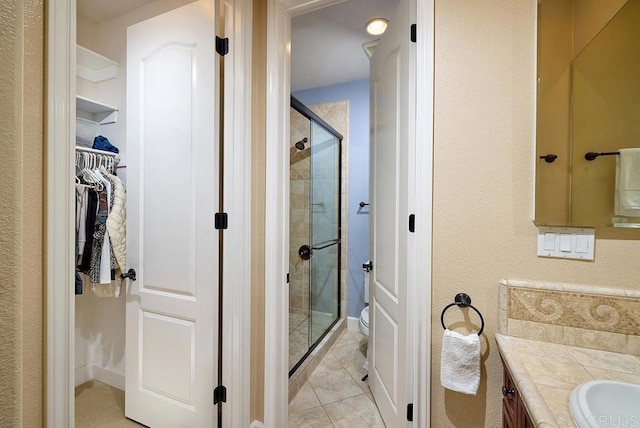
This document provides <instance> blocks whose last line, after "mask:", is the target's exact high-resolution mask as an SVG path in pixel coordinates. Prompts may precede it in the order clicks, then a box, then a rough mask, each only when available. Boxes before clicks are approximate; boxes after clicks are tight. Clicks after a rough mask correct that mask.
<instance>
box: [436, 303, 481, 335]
mask: <svg viewBox="0 0 640 428" xmlns="http://www.w3.org/2000/svg"><path fill="white" fill-rule="evenodd" d="M454 300H455V301H454V302H453V303H449V304H448V305H447V306H445V307H444V309H443V310H442V314H441V315H440V322H441V323H442V328H444V329H445V330H446V329H447V326H446V325H444V313H445V312H447V309H449V308H450V307H452V306H458V307H460V308H471V309H473V310H474V311H476V313H477V314H478V316H479V317H480V322H481V323H482V325H481V326H480V331H479V332H478V336H480V335H481V334H482V331H483V330H484V318H483V317H482V314H481V313H480V311H479V310H478V309H476V307H475V306H473V305H472V304H471V297H469V295H468V294H466V293H458V294H456V297H455V298H454Z"/></svg>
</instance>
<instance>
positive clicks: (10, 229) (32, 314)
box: [0, 0, 44, 427]
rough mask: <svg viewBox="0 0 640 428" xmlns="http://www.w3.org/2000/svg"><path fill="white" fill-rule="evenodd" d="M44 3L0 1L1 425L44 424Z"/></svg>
mask: <svg viewBox="0 0 640 428" xmlns="http://www.w3.org/2000/svg"><path fill="white" fill-rule="evenodd" d="M43 14H44V9H43V4H42V1H37V0H31V1H23V2H15V1H4V0H3V1H1V2H0V64H2V68H1V71H0V141H1V142H2V150H0V165H2V166H1V167H0V302H2V304H1V305H0V343H2V346H0V379H2V388H0V426H3V427H4V426H7V427H8V426H24V427H37V426H41V425H42V415H43V413H42V409H43V403H42V386H43V372H42V364H43V360H42V353H43V346H42V340H43V339H42V310H43V307H42V295H43V288H42V285H43V282H42V266H43V259H42V236H43V229H42V228H43V221H42V219H43V215H42V214H43V211H42V201H43V192H42V189H43V187H42V185H43V182H42V177H43V176H42V172H43V164H42V159H43V158H42V155H43V146H42V142H43V127H42V124H43V104H42V102H43V78H44V71H43V70H44V68H43V31H44V25H43V22H44V21H43Z"/></svg>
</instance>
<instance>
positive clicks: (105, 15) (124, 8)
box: [76, 0, 154, 24]
mask: <svg viewBox="0 0 640 428" xmlns="http://www.w3.org/2000/svg"><path fill="white" fill-rule="evenodd" d="M153 1H154V0H119V1H118V0H107V1H105V0H77V6H76V7H77V13H78V16H80V17H82V18H84V19H86V20H87V21H89V22H92V23H94V24H99V23H101V22H104V21H108V20H110V19H113V18H116V17H118V16H121V15H124V14H126V13H129V12H131V11H132V10H134V9H137V8H139V7H141V6H144V5H145V4H149V3H151V2H153Z"/></svg>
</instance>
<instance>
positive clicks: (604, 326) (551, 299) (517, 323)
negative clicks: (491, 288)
mask: <svg viewBox="0 0 640 428" xmlns="http://www.w3.org/2000/svg"><path fill="white" fill-rule="evenodd" d="M499 287H500V292H499V299H500V302H499V309H498V310H499V317H500V319H499V332H500V333H501V334H507V335H510V336H514V337H521V338H525V339H532V340H539V341H545V342H555V343H562V344H565V345H573V346H580V347H583V348H591V349H602V350H610V351H615V352H623V353H628V354H631V355H640V310H639V308H640V290H624V289H620V288H611V287H598V286H589V285H583V284H570V283H553V282H543V281H528V280H514V279H502V280H501V281H500V286H499Z"/></svg>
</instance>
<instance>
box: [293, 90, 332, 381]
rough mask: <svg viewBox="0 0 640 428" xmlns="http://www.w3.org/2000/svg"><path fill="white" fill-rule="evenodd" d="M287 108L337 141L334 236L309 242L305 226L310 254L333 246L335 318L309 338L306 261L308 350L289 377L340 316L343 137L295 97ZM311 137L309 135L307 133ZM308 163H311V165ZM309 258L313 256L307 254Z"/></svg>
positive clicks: (310, 330) (310, 285)
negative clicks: (290, 108) (335, 222)
mask: <svg viewBox="0 0 640 428" xmlns="http://www.w3.org/2000/svg"><path fill="white" fill-rule="evenodd" d="M291 107H292V108H293V109H295V110H296V111H297V112H298V113H300V114H302V115H303V116H305V117H306V118H307V119H309V120H310V122H311V123H310V128H311V127H313V125H314V124H315V125H317V126H320V127H321V128H323V129H324V130H325V131H327V132H328V133H329V134H331V135H332V136H334V137H335V138H336V139H337V142H336V143H335V144H336V146H337V186H336V187H337V189H336V193H337V198H336V202H337V236H336V237H335V238H333V239H331V240H329V241H327V242H319V243H314V242H313V236H312V235H313V233H312V228H313V225H312V224H311V223H312V222H311V219H310V225H309V228H310V230H309V232H310V242H309V247H311V253H313V251H314V250H315V251H322V250H324V249H327V248H330V247H333V246H336V249H337V263H336V269H337V275H336V281H337V287H336V293H335V295H336V296H335V297H336V316H335V319H333V320H332V322H331V323H330V324H329V325H327V327H326V328H325V329H324V331H322V333H321V334H320V335H318V337H317V338H315V337H314V338H313V339H315V340H313V339H312V337H313V334H312V333H313V332H312V328H313V326H312V324H313V321H312V304H311V299H312V296H311V292H312V290H311V287H312V281H311V279H312V274H311V264H312V262H311V260H308V262H309V307H308V310H309V332H308V333H309V335H308V337H309V349H308V350H307V352H306V353H305V355H304V356H303V357H302V358H301V359H300V360H299V361H298V362H297V363H296V364H295V365H294V366H293V367H292V368H291V369H290V370H289V376H291V375H292V374H293V373H295V371H296V370H297V369H298V367H300V366H301V365H302V363H303V362H304V361H305V360H306V358H307V357H308V356H309V354H311V352H313V350H314V349H315V348H316V347H317V346H318V344H319V343H320V342H322V340H323V339H324V337H325V336H326V335H327V334H328V333H329V332H330V331H331V329H332V328H333V327H334V326H335V325H336V324H337V323H338V322H339V321H340V319H341V316H342V305H341V288H342V269H341V268H342V245H341V242H342V140H343V136H342V134H340V133H339V132H337V131H336V130H335V129H334V128H333V127H331V126H330V125H329V124H328V123H326V122H325V121H324V120H323V119H321V118H320V117H319V116H318V115H317V114H315V113H314V112H313V111H311V110H310V109H309V108H308V107H307V106H305V105H304V104H303V103H302V102H300V101H299V100H298V99H296V98H295V97H293V96H291ZM310 136H311V133H310ZM309 143H310V144H311V147H312V149H313V139H312V138H310V141H309ZM311 163H312V162H311ZM309 180H310V187H311V181H312V180H313V171H310V177H309ZM312 197H313V196H312V194H311V189H310V199H311V198H312ZM311 203H312V200H310V201H309V208H310V213H309V215H310V217H312V214H311V210H312V208H313V207H312V206H311ZM311 259H313V254H311Z"/></svg>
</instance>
